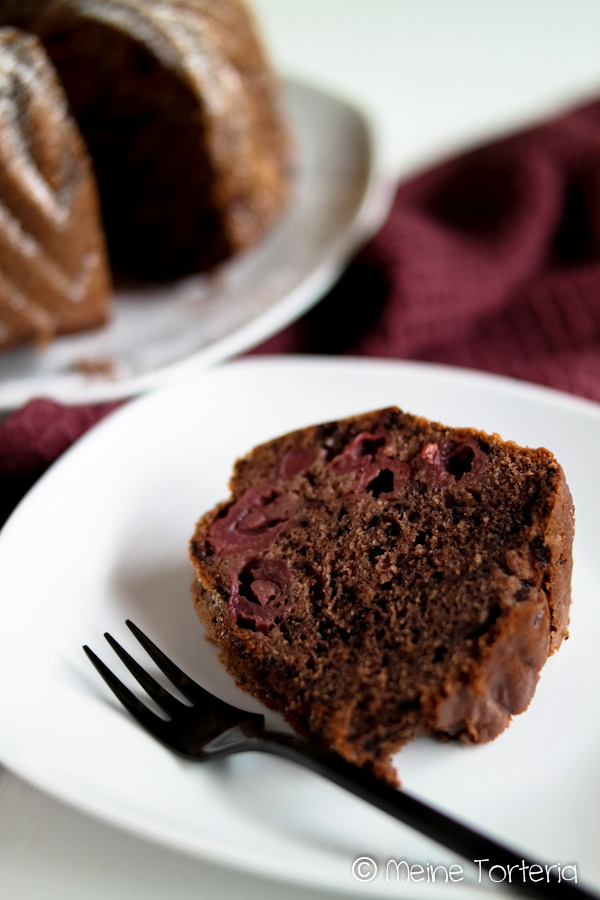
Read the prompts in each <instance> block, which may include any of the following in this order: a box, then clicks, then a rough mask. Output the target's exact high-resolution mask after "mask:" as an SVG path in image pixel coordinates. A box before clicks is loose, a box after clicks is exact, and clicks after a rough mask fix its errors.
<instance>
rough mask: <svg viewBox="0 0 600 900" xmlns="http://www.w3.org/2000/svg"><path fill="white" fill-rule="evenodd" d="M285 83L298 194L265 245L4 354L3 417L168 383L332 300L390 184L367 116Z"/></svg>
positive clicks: (123, 297)
mask: <svg viewBox="0 0 600 900" xmlns="http://www.w3.org/2000/svg"><path fill="white" fill-rule="evenodd" d="M284 88H285V89H284V101H285V104H284V105H285V112H286V113H287V117H288V120H289V122H290V125H291V129H292V134H293V137H294V141H295V151H296V158H295V167H294V168H295V177H294V187H293V194H292V198H291V200H290V203H289V206H288V208H287V210H286V211H285V212H284V213H283V214H282V216H281V218H280V219H279V220H278V221H277V222H276V224H275V225H274V227H273V229H272V230H271V231H270V232H269V233H268V234H267V235H266V236H265V238H264V239H263V240H262V241H261V242H260V244H258V245H257V246H256V247H254V248H252V249H251V250H249V251H247V252H246V253H243V254H240V255H239V256H237V257H235V258H234V259H233V260H231V261H230V262H228V263H226V264H225V265H223V266H221V267H220V268H219V269H218V270H216V272H215V273H212V274H210V275H194V276H192V277H189V278H185V279H181V280H179V281H177V282H170V283H169V284H167V285H163V286H153V285H148V286H145V287H144V288H138V289H136V290H128V291H125V290H121V291H118V292H117V293H116V295H115V313H114V317H113V319H112V321H111V323H110V324H109V325H108V326H106V327H105V328H102V329H99V330H95V331H90V332H85V333H82V334H76V335H69V336H66V337H61V338H57V339H56V340H54V341H53V342H52V343H51V344H50V345H49V346H48V347H47V348H46V349H45V350H43V351H38V350H35V349H33V348H31V347H24V348H19V349H16V350H12V351H9V352H5V353H1V354H0V411H2V410H4V411H7V410H10V409H15V408H17V407H19V406H21V405H22V404H23V403H25V402H27V401H28V400H30V399H31V398H32V397H39V396H44V397H52V398H54V399H56V400H59V401H62V402H64V403H95V402H101V401H105V400H113V399H117V398H120V397H130V396H132V395H134V394H136V393H139V392H141V391H145V390H148V389H149V388H154V387H156V386H157V385H164V384H166V383H167V382H172V381H174V380H175V379H179V378H181V377H183V376H185V375H189V374H191V373H196V372H199V371H201V370H202V369H206V368H208V367H209V366H212V365H214V364H215V363H218V362H221V361H222V360H224V359H227V358H229V357H231V356H234V355H235V354H237V353H242V352H243V351H245V350H248V349H249V348H250V347H253V346H256V345H257V344H259V343H261V342H262V341H264V340H266V339H267V338H268V337H270V336H271V335H272V334H275V333H276V332H278V331H279V330H281V329H282V328H283V327H285V325H287V324H288V323H289V322H291V321H293V320H294V319H296V318H298V317H299V316H300V315H301V314H302V313H303V312H305V311H306V310H307V309H308V308H309V307H310V306H312V305H313V304H314V303H315V302H316V301H317V300H318V299H319V297H321V296H322V295H323V294H324V293H325V291H326V290H327V288H328V287H329V286H330V285H331V284H332V283H333V281H334V280H335V278H336V277H337V276H338V274H339V272H340V271H341V269H342V268H343V266H344V264H345V262H346V261H347V259H348V257H349V256H350V255H351V253H352V252H353V251H354V250H355V249H356V247H357V246H358V245H359V244H360V243H362V242H363V241H364V240H366V239H367V237H369V236H370V235H371V234H372V233H373V232H374V231H375V230H376V229H377V227H378V226H379V225H380V224H381V222H382V221H383V219H384V217H385V215H386V213H387V210H388V208H389V204H390V201H391V196H392V183H391V181H390V179H388V178H386V177H384V176H383V175H382V173H381V172H380V171H379V166H378V162H377V158H376V157H377V148H376V147H375V143H374V136H373V134H372V132H371V129H370V126H369V124H368V122H367V121H366V119H365V117H364V116H363V115H362V113H360V112H359V111H358V110H357V109H356V108H355V107H353V106H351V105H350V104H348V103H346V102H344V101H342V100H339V99H337V98H335V97H332V96H331V95H330V94H327V93H324V92H322V91H319V90H316V89H314V88H310V87H307V86H305V85H301V84H297V83H294V82H287V83H286V84H285V86H284Z"/></svg>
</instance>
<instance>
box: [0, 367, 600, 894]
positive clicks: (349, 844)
mask: <svg viewBox="0 0 600 900" xmlns="http://www.w3.org/2000/svg"><path fill="white" fill-rule="evenodd" d="M389 404H397V405H399V406H401V407H403V408H404V409H407V410H410V411H413V412H415V413H420V414H423V415H426V416H428V417H431V418H435V419H441V420H442V421H444V422H446V423H448V424H451V425H455V426H470V425H473V426H477V427H479V428H482V429H484V430H487V431H498V432H499V433H500V434H502V436H503V437H504V438H511V439H514V440H516V441H518V442H520V443H522V444H529V445H533V446H539V445H545V446H547V447H549V448H550V449H551V450H552V451H553V452H554V453H555V455H556V456H557V458H558V460H559V461H560V462H561V463H562V464H563V466H564V468H565V471H566V475H567V479H568V481H569V484H570V485H571V488H572V491H573V496H574V499H575V505H576V510H577V538H576V560H575V579H574V597H575V602H574V606H573V613H572V619H571V639H570V640H569V641H568V642H566V643H565V644H564V645H563V647H562V648H561V650H560V652H559V653H558V654H556V655H555V656H553V657H552V658H551V659H550V660H549V661H548V663H547V664H546V666H545V667H544V670H543V672H542V676H541V680H540V684H539V686H538V689H537V692H536V695H535V698H534V700H533V702H532V704H531V706H530V708H529V710H528V711H527V712H526V713H525V714H523V715H521V716H518V717H517V718H516V719H515V721H514V722H513V723H512V725H511V727H510V728H509V729H508V730H507V731H506V732H505V733H504V734H503V735H501V736H500V737H499V738H498V739H497V740H496V741H495V742H493V743H491V744H488V745H484V746H478V747H464V746H462V745H461V746H459V745H455V744H438V743H434V742H433V741H430V740H420V741H418V742H416V743H414V744H412V745H410V746H408V747H406V748H405V749H404V750H403V751H402V752H401V753H400V754H399V755H398V757H397V765H398V768H399V772H400V776H401V778H402V779H403V782H404V785H405V787H406V789H407V790H409V791H410V792H412V793H414V794H417V795H419V796H421V797H424V798H426V799H427V800H429V801H430V802H431V803H433V804H435V805H436V806H438V807H441V808H444V809H446V810H449V811H450V812H451V813H453V814H454V815H456V816H458V817H460V818H462V819H465V820H466V821H468V822H470V823H472V824H473V825H475V826H476V827H478V828H480V829H482V830H485V831H487V832H489V833H491V834H492V835H495V836H496V837H497V838H500V839H501V840H503V841H505V842H508V843H510V844H512V845H514V846H515V847H516V848H517V849H519V850H522V852H523V853H528V854H529V855H530V856H534V857H538V858H541V859H542V860H543V861H544V862H548V863H554V864H560V865H561V866H566V865H573V864H574V865H576V866H577V868H578V875H579V878H580V880H584V879H585V880H587V883H588V884H590V885H591V886H594V885H595V887H596V889H599V888H600V858H599V856H598V853H597V849H598V846H600V814H599V812H598V810H599V798H600V764H599V762H598V760H599V758H600V691H599V687H600V655H599V654H598V651H597V640H598V634H599V633H600V604H599V603H598V602H597V597H596V595H597V591H598V584H599V583H600V554H599V553H598V546H599V544H600V534H599V531H600V529H599V516H598V510H599V509H600V475H599V470H598V466H597V462H596V457H597V448H598V446H599V445H600V409H599V407H597V406H596V405H594V404H591V403H587V402H585V401H580V400H577V399H574V398H571V397H568V396H566V395H563V394H558V393H554V392H551V391H547V390H544V389H542V388H537V387H533V386H529V385H524V384H519V383H517V382H512V381H508V380H504V379H500V378H496V377H493V376H487V375H480V374H478V373H474V372H465V371H461V370H457V369H448V368H443V367H435V366H429V365H424V364H418V363H394V362H377V361H369V360H362V361H361V360H349V359H345V360H326V359H325V360H323V359H309V358H301V357H300V358H293V357H289V358H279V359H267V358H256V359H249V360H245V361H242V362H237V363H233V364H230V365H227V366H223V367H221V368H217V369H214V370H211V371H210V372H206V373H204V374H203V375H202V376H199V377H196V378H194V379H192V380H188V381H187V382H185V383H182V384H178V385H175V386H172V387H169V388H167V389H165V390H163V391H160V392H155V393H152V394H150V395H148V396H146V397H143V398H141V399H138V400H136V401H135V402H133V403H131V404H129V405H127V406H126V407H124V408H121V409H120V410H118V411H117V412H116V413H113V414H112V415H111V416H110V417H109V418H108V419H106V420H105V421H103V422H102V423H100V424H99V425H98V426H97V427H96V428H94V429H93V430H92V431H91V432H90V433H89V434H88V435H86V436H85V437H84V438H83V439H82V440H81V441H80V442H79V443H78V444H77V445H76V446H75V447H73V448H72V449H71V450H70V451H68V452H67V453H66V454H65V455H64V456H63V457H62V458H61V459H60V460H59V461H58V462H57V463H56V464H55V465H54V466H53V467H52V468H51V469H50V471H49V472H48V473H47V474H46V475H45V476H44V477H43V478H42V479H41V481H40V482H39V483H38V484H37V485H36V486H35V487H34V488H33V490H32V491H31V492H30V493H29V494H28V495H27V496H26V497H25V499H24V501H23V502H22V503H21V505H20V506H19V507H18V509H17V510H16V511H15V513H14V514H13V516H12V517H11V519H10V520H9V521H8V523H7V524H6V526H5V528H4V530H3V531H2V533H1V535H0V683H1V684H2V691H1V692H0V759H2V761H3V762H4V763H5V764H6V765H7V766H9V767H10V768H12V769H13V770H14V771H15V772H17V773H19V774H21V775H23V776H24V777H26V778H28V779H30V780H31V781H32V782H34V783H35V784H36V785H38V786H39V787H41V788H44V789H46V790H48V791H50V792H51V793H53V794H55V795H56V796H58V797H60V798H62V799H64V800H66V801H69V802H71V803H73V804H75V805H76V806H78V807H79V808H81V809H84V810H87V811H89V812H91V813H93V814H95V815H98V816H100V817H102V818H104V819H105V820H108V821H109V822H112V823H114V824H115V825H118V826H121V827H124V828H128V829H131V830H132V831H134V832H136V833H138V834H141V835H146V836H147V837H150V838H153V839H155V840H157V841H161V842H164V843H165V844H168V845H170V846H172V847H176V848H179V849H181V850H186V851H189V852H191V853H195V854H198V855H202V856H205V857H208V858H211V859H213V860H215V861H219V862H222V863H225V864H228V865H231V866H235V867H238V868H243V869H246V870H253V871H256V872H260V873H262V874H263V875H265V874H266V875H271V876H274V877H278V878H281V879H286V880H290V881H294V882H302V883H304V884H307V885H312V886H314V887H320V888H334V889H337V890H340V891H344V892H345V893H346V894H352V893H355V892H358V893H360V894H361V895H365V892H367V893H368V896H369V897H389V896H392V895H393V896H396V895H397V891H398V890H399V889H401V888H400V887H398V886H392V885H390V884H387V883H386V882H385V874H384V871H385V864H386V863H387V861H388V860H390V859H394V860H396V861H400V860H407V861H409V862H411V863H420V864H422V865H424V864H425V863H427V862H429V863H432V864H446V866H449V865H450V864H456V865H463V862H462V861H461V860H460V858H458V857H456V855H454V854H451V853H449V852H447V851H445V850H443V849H442V848H440V847H438V846H437V845H434V844H432V843H429V842H428V841H426V840H424V839H421V838H420V837H419V836H418V835H417V834H415V833H413V832H411V831H410V830H409V829H408V828H405V827H404V826H402V825H400V824H398V823H396V822H394V821H393V820H392V819H389V818H388V817H386V816H385V815H384V814H383V813H380V812H378V811H376V810H374V809H371V808H370V807H369V806H367V805H366V804H364V803H362V802H360V801H359V800H357V799H355V798H353V797H351V796H350V795H347V794H345V793H344V792H343V791H342V790H341V789H338V788H336V787H334V786H332V785H330V784H328V783H326V782H325V781H323V780H321V779H319V778H318V777H317V776H313V775H312V774H310V773H308V772H306V771H304V770H302V769H300V768H298V767H296V766H294V765H292V764H291V763H290V764H288V763H285V762H283V761H280V760H276V759H272V758H268V757H261V756H260V755H258V754H246V755H242V756H239V757H235V758H232V759H230V760H227V761H223V762H221V763H216V764H210V765H204V766H203V765H197V764H193V763H188V762H186V761H182V760H181V759H179V758H176V757H175V756H174V755H172V754H171V753H170V752H169V751H168V750H166V749H165V748H163V747H162V746H161V745H159V744H158V743H157V742H156V741H154V740H153V739H152V738H151V737H149V736H148V735H147V734H146V733H145V732H143V731H142V730H141V729H140V728H139V727H138V726H137V724H136V723H135V722H134V721H133V720H132V719H131V718H130V717H129V716H128V715H127V713H125V712H124V711H123V710H122V709H121V708H120V707H119V705H118V704H117V702H116V701H115V700H114V699H113V698H112V695H111V694H110V692H109V691H108V689H106V688H105V686H104V684H103V682H102V681H101V680H100V679H99V677H98V676H97V674H96V672H95V671H94V670H93V669H92V667H91V666H90V664H89V663H88V661H87V659H86V658H85V656H84V654H83V652H82V651H81V645H82V644H84V643H89V644H90V645H91V646H92V647H93V649H95V650H96V652H98V653H99V654H100V655H101V656H102V657H103V658H104V659H105V661H108V662H109V664H110V665H111V666H112V667H113V668H114V670H115V671H117V672H118V673H120V674H121V676H122V677H123V679H124V680H126V681H127V682H128V683H131V679H130V678H129V676H128V673H126V672H125V670H124V669H123V667H122V666H121V665H120V663H119V661H118V660H117V658H116V657H115V656H114V655H113V654H112V651H111V650H110V649H109V648H108V646H107V645H106V644H105V642H104V640H103V638H102V633H103V632H104V631H105V630H109V631H111V632H112V633H113V634H114V635H115V637H117V639H118V640H120V641H122V642H123V643H124V644H125V645H126V646H127V647H128V648H129V649H130V650H131V651H132V652H135V653H136V655H138V658H140V657H141V656H143V653H142V651H140V650H139V648H137V647H136V644H135V641H134V639H133V638H132V637H131V636H130V635H129V633H128V631H127V629H126V628H125V626H124V620H125V618H127V617H130V618H132V619H133V620H134V621H135V622H137V623H138V624H139V625H140V627H141V628H142V629H144V630H145V631H146V632H147V633H148V634H149V635H150V636H151V637H153V638H154V639H155V640H156V642H157V643H158V644H159V646H161V647H162V648H163V649H164V650H165V652H166V653H167V654H169V655H170V656H171V657H172V658H173V659H174V660H175V661H176V662H178V663H179V665H181V666H182V668H183V669H184V670H186V671H187V672H189V674H190V675H191V676H192V678H194V679H196V680H198V681H199V682H200V683H201V684H203V685H204V686H206V687H207V688H208V689H209V690H211V691H213V692H215V693H217V694H218V695H220V696H221V697H223V698H224V699H226V700H228V701H229V702H232V703H234V704H236V705H238V706H241V707H244V708H246V709H259V708H260V706H259V704H258V702H257V701H254V700H253V699H252V698H251V697H249V696H248V695H246V694H243V693H242V692H241V691H239V690H238V689H237V688H236V687H235V685H234V683H233V681H232V679H231V678H230V677H229V676H228V675H227V674H226V672H225V670H224V668H223V667H222V666H221V664H220V663H219V662H218V661H217V659H216V651H215V648H214V646H212V645H210V644H208V643H207V642H205V641H204V640H203V629H202V627H201V625H200V624H199V622H198V621H197V619H196V616H195V614H194V611H193V609H192V604H191V601H190V596H189V585H190V582H191V579H192V569H191V566H190V564H189V562H188V559H187V541H188V539H189V537H190V535H191V534H192V531H193V527H194V522H195V520H196V518H197V517H199V515H200V514H201V513H203V512H204V511H205V510H207V509H208V508H209V507H211V506H212V505H213V504H214V503H216V502H217V501H218V500H219V499H222V498H224V497H226V496H227V487H226V485H227V479H228V475H229V472H230V470H231V466H232V463H233V461H234V459H235V457H236V456H237V455H239V454H241V453H243V452H245V451H246V450H248V449H250V448H251V447H252V446H253V445H254V444H256V443H258V442H261V441H264V440H266V439H268V438H271V437H274V436H275V435H277V434H280V433H283V432H285V431H288V430H290V429H293V428H298V427H302V426H305V425H308V424H310V423H314V422H318V421H326V420H329V419H333V418H337V417H340V416H346V415H349V414H353V413H358V412H361V411H366V410H369V409H374V408H377V407H382V406H386V405H389ZM268 720H269V723H270V725H271V726H275V727H277V726H278V725H280V724H281V720H280V719H279V717H278V716H277V715H275V714H268ZM358 856H369V857H372V858H373V859H375V860H376V861H377V862H378V863H379V865H380V872H379V874H378V876H377V877H376V878H375V879H374V880H373V881H372V882H370V883H369V885H368V888H367V887H364V886H363V885H360V884H358V883H357V882H356V881H355V880H354V879H353V877H352V875H351V864H352V862H353V860H355V859H356V858H357V857H358ZM465 875H466V877H467V878H468V882H467V881H466V882H465V884H463V888H464V887H465V885H466V884H467V883H469V884H470V885H471V887H470V889H469V895H470V896H477V895H478V893H479V892H480V891H483V890H484V889H485V892H486V893H487V892H488V890H489V884H488V885H486V884H485V881H484V882H483V883H482V884H481V886H479V885H478V884H477V873H476V870H468V871H467V868H466V867H465ZM412 890H413V891H415V892H418V894H419V895H421V894H422V895H423V896H427V897H429V896H431V897H439V898H442V897H447V896H448V893H447V892H448V890H449V888H448V886H447V885H445V884H443V883H442V884H439V883H436V884H429V885H427V884H421V885H413V886H412ZM482 896H483V894H482Z"/></svg>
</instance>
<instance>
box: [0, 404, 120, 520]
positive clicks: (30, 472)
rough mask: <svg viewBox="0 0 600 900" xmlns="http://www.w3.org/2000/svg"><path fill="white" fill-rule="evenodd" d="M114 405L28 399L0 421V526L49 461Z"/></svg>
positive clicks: (113, 407)
mask: <svg viewBox="0 0 600 900" xmlns="http://www.w3.org/2000/svg"><path fill="white" fill-rule="evenodd" d="M118 405H119V404H118V403H102V404H99V405H94V406H61V405H60V404H58V403H53V402H52V401H51V400H44V399H40V400H32V401H31V403H28V404H27V405H26V406H24V407H23V408H22V409H20V410H17V412H15V413H13V414H12V416H9V418H8V419H6V421H5V422H2V423H0V525H2V523H3V522H4V521H5V519H6V518H7V517H8V515H9V514H10V512H11V511H12V509H13V508H14V506H16V504H17V503H18V502H19V500H20V499H21V497H22V496H23V494H25V492H26V491H27V490H29V488H30V487H31V485H32V484H33V483H34V482H35V481H36V480H37V478H39V476H40V475H41V474H42V472H43V471H44V470H45V469H47V468H48V466H49V465H50V463H52V462H54V460H55V459H56V458H57V457H58V456H60V454H61V453H63V452H64V451H65V450H66V449H67V447H70V446H71V444H72V443H73V442H74V441H76V440H77V438H78V437H81V435H82V434H83V433H84V432H85V431H87V430H88V428H91V427H92V425H94V424H95V423H96V422H98V421H99V420H100V419H101V418H102V417H103V416H105V415H106V414H107V413H109V412H110V411H111V410H113V409H115V407H116V406H118Z"/></svg>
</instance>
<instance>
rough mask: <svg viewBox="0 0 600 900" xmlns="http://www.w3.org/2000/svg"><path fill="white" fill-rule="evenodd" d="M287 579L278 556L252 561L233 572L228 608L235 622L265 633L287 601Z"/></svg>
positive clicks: (286, 570) (286, 569)
mask: <svg viewBox="0 0 600 900" xmlns="http://www.w3.org/2000/svg"><path fill="white" fill-rule="evenodd" d="M290 581H291V578H290V570H289V569H288V567H287V565H286V563H284V562H283V560H281V559H262V560H254V561H253V562H251V563H249V564H248V565H247V566H245V567H244V569H243V570H242V571H241V572H236V573H234V574H233V577H232V583H231V594H230V595H229V609H230V611H231V614H232V615H233V616H235V618H236V620H237V623H238V625H241V627H246V628H248V627H250V628H252V629H253V630H255V631H260V632H262V633H263V634H268V633H269V631H270V630H271V628H273V626H274V625H275V624H276V621H277V619H278V617H279V615H280V614H281V613H282V612H283V610H284V609H285V607H286V606H287V604H288V603H289V599H290Z"/></svg>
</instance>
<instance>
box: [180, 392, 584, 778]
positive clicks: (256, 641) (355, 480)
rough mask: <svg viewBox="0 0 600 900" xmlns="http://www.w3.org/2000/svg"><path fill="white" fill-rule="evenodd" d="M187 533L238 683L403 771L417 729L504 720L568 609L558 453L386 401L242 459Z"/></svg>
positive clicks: (217, 636)
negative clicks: (401, 755) (225, 492)
mask: <svg viewBox="0 0 600 900" xmlns="http://www.w3.org/2000/svg"><path fill="white" fill-rule="evenodd" d="M230 488H231V492H232V495H231V497H230V498H229V500H227V501H225V502H224V503H222V504H220V505H219V506H217V507H216V508H215V509H213V510H212V511H210V512H209V513H207V514H206V515H205V516H203V518H202V519H200V521H199V523H198V525H197V527H196V531H195V533H194V536H193V538H192V541H191V545H190V555H191V559H192V562H193V564H194V566H195V569H196V573H197V576H198V577H197V581H196V583H195V585H194V588H193V596H194V603H195V606H196V610H197V612H198V615H199V617H200V619H201V621H202V622H203V624H204V625H205V627H206V629H207V631H208V635H209V637H210V638H211V639H212V640H214V641H215V642H216V643H217V644H218V645H219V646H220V648H221V652H222V658H223V661H224V662H225V665H226V666H227V668H228V670H229V671H230V672H231V673H232V674H233V675H234V676H235V678H236V680H237V682H238V684H239V685H240V686H241V687H242V688H244V689H246V690H249V691H250V692H251V693H253V694H254V695H255V696H257V697H258V698H259V699H260V700H262V701H263V702H264V703H265V704H266V705H267V706H269V707H271V708H273V709H277V710H279V711H281V712H282V713H283V714H284V716H285V718H286V719H287V721H288V722H290V724H291V725H292V726H293V727H294V728H295V729H296V730H297V731H299V732H300V733H303V734H307V735H310V736H311V737H312V738H313V739H315V740H317V741H318V742H319V743H321V744H322V745H325V746H332V747H333V748H334V749H336V750H337V751H338V752H339V753H341V754H342V755H343V756H344V757H346V758H347V759H348V760H350V761H352V762H354V763H356V764H357V765H360V766H368V767H370V768H371V769H372V770H373V771H374V772H376V773H377V774H378V775H380V776H381V777H383V778H386V779H387V780H388V781H390V782H391V783H395V782H396V775H395V771H394V769H393V767H392V765H391V762H390V755H391V754H392V753H393V752H395V751H396V750H397V749H398V748H399V747H401V746H402V745H403V744H405V743H407V742H408V741H410V740H412V739H413V738H415V737H417V736H418V735H426V734H431V733H436V734H439V735H441V736H443V737H446V738H451V737H454V738H460V739H462V740H464V741H467V742H483V741H488V740H491V739H493V738H494V737H496V736H497V735H498V734H500V733H501V731H503V730H504V728H505V727H506V726H507V725H508V723H509V721H510V719H511V716H512V715H515V714H518V713H520V712H523V711H524V710H525V709H526V708H527V706H528V704H529V702H530V700H531V698H532V696H533V693H534V691H535V686H536V684H537V681H538V678H539V673H540V670H541V668H542V666H543V664H544V662H545V660H546V659H547V657H548V655H549V654H550V653H552V652H554V650H556V649H558V647H559V646H560V643H561V641H562V639H563V637H564V636H565V631H566V626H567V624H568V610H569V604H570V579H571V564H572V563H571V546H572V540H573V504H572V500H571V495H570V493H569V489H568V487H567V485H566V481H565V478H564V474H563V472H562V469H561V467H560V466H559V465H558V463H557V462H556V460H555V459H554V457H553V456H552V454H551V453H550V452H549V451H547V450H545V449H543V448H541V449H536V450H532V449H528V448H521V447H518V446H517V445H516V444H514V443H511V442H504V441H502V440H501V438H500V437H499V436H498V435H487V434H485V433H483V432H480V431H475V430H473V429H452V428H447V427H445V426H443V425H440V424H439V423H435V422H429V421H428V420H426V419H422V418H418V417H416V416H412V415H409V414H406V413H403V412H401V411H400V410H398V409H396V408H391V409H385V410H379V411H376V412H372V413H367V414H364V415H362V416H355V417H353V418H350V419H345V420H341V421H338V422H331V423H326V424H324V425H319V426H314V427H311V428H307V429H303V430H301V431H297V432H293V433H291V434H288V435H284V436H283V437H281V438H277V439H276V440H274V441H270V442H269V443H267V444H263V445H261V446H260V447H257V448H255V449H254V450H253V451H252V452H251V453H249V454H248V455H247V456H245V457H244V458H243V459H240V460H238V461H237V463H236V465H235V468H234V473H233V476H232V479H231V482H230Z"/></svg>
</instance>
